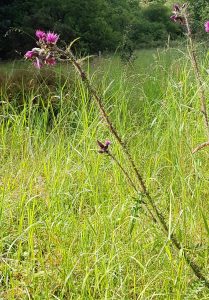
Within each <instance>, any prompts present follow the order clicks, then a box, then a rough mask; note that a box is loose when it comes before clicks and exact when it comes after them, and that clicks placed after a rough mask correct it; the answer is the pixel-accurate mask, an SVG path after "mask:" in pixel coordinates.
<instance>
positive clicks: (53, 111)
mask: <svg viewBox="0 0 209 300" xmlns="http://www.w3.org/2000/svg"><path fill="white" fill-rule="evenodd" d="M8 69H9V66H8ZM25 69H26V71H25V72H29V74H30V76H32V75H31V72H33V70H31V67H29V66H28V65H26V67H25ZM25 69H24V70H25ZM11 70H13V71H14V70H15V66H14V65H13V66H12V68H11ZM11 70H10V71H11ZM62 70H63V69H62V68H61V67H59V66H58V67H57V69H56V70H55V71H54V72H56V76H55V77H53V80H56V82H54V84H53V86H51V85H50V84H49V82H48V81H47V79H48V77H47V76H48V75H46V74H47V73H46V74H45V73H43V74H38V73H36V74H35V75H33V76H34V79H33V78H30V80H31V79H33V80H35V78H37V76H40V77H39V79H38V80H37V82H36V83H35V84H34V85H33V87H32V88H29V86H28V85H27V84H24V82H19V81H18V82H19V86H18V88H19V89H18V93H17V92H16V94H15V95H13V94H12V89H11V90H10V91H9V92H8V89H6V88H5V86H3V85H2V87H1V101H2V106H1V124H0V147H1V156H0V162H1V171H0V197H1V201H0V222H1V224H0V225H1V231H0V235H1V241H0V252H1V257H0V259H1V261H0V298H2V299H9V300H10V299H92V300H94V299H126V300H128V299H162V300H163V299H191V300H192V299H208V297H209V292H208V290H207V289H206V288H204V286H203V285H202V284H201V283H200V282H198V281H197V280H196V278H195V277H194V275H193V274H192V272H191V270H190V269H189V268H188V267H187V265H186V263H185V261H184V259H183V257H182V255H181V253H177V252H176V250H175V249H173V247H172V245H171V244H170V243H169V242H168V240H167V239H166V237H165V236H164V235H162V233H161V231H160V230H159V228H158V226H156V225H155V224H152V223H150V221H149V219H148V217H147V216H146V214H144V213H143V211H140V212H139V216H138V217H137V222H136V224H135V227H134V230H133V232H132V235H130V233H129V232H130V226H131V224H132V208H133V206H134V205H135V201H136V199H135V197H136V195H135V193H134V191H133V190H132V189H131V187H130V186H129V184H128V182H127V181H126V179H125V178H124V177H123V174H121V172H120V170H119V169H118V167H117V166H116V165H115V163H114V162H112V161H111V160H110V159H109V158H108V157H106V156H104V155H100V154H98V152H97V144H96V140H97V139H99V140H105V139H110V140H112V137H111V136H110V134H109V132H108V130H107V128H106V126H105V124H104V123H103V121H102V119H101V118H100V116H99V115H98V112H97V110H96V108H95V107H94V104H93V103H92V101H91V99H90V95H89V94H88V92H87V91H86V88H85V87H84V86H83V84H82V83H81V82H80V80H79V78H77V76H76V75H75V74H74V73H73V72H72V71H71V72H70V75H67V74H65V77H64V80H63V79H62V80H60V78H61V75H60V74H61V73H60V72H62ZM64 73H65V72H64ZM44 74H45V75H44ZM44 76H46V78H45V77H44ZM53 76H54V75H53ZM89 76H90V77H91V81H92V82H94V83H95V85H96V86H97V88H98V90H99V91H100V93H101V94H102V95H103V97H104V100H105V105H106V108H107V109H108V112H109V113H110V116H111V118H112V120H113V122H114V124H115V125H116V127H117V128H118V130H119V131H120V133H121V135H122V136H123V137H124V139H125V140H126V141H127V142H128V144H129V146H130V149H131V152H132V154H133V156H134V157H135V160H136V161H137V165H138V166H139V169H140V170H141V172H142V174H143V176H144V179H145V181H146V183H147V185H148V188H149V191H150V193H151V194H152V195H153V198H154V199H155V200H156V203H157V205H158V206H159V207H160V208H161V210H162V211H163V213H164V214H165V215H166V219H167V223H168V224H169V228H170V232H172V231H173V230H174V231H175V232H176V234H177V236H178V238H179V239H180V240H181V241H182V243H183V244H184V245H186V247H187V248H188V249H189V250H190V252H191V254H193V256H194V257H195V260H196V261H197V262H198V263H199V264H200V265H201V266H202V268H203V270H204V271H205V274H207V273H208V259H209V247H208V233H207V230H206V228H205V225H204V224H205V223H204V219H203V217H202V215H204V216H205V217H206V218H207V215H208V213H209V207H208V203H207V202H208V197H209V192H208V183H209V175H208V167H209V163H208V161H209V160H208V158H209V152H208V149H207V148H206V149H205V150H203V151H202V152H199V153H197V154H196V155H195V156H193V155H192V154H191V151H192V149H193V148H194V147H195V146H196V145H197V144H198V143H199V142H203V141H205V140H204V123H203V120H202V116H201V113H200V112H199V106H200V105H199V100H198V95H197V94H198V91H197V88H196V85H195V82H194V79H193V75H192V71H191V66H190V64H189V62H188V59H187V58H186V57H185V56H183V55H182V53H180V52H179V51H177V50H175V49H174V50H164V51H163V50H161V51H155V50H152V51H142V52H139V53H138V58H137V60H136V61H135V62H133V64H131V65H125V64H123V63H121V61H120V59H119V58H118V57H117V55H116V56H113V57H106V58H103V59H101V60H98V59H94V60H93V61H92V62H90V64H89ZM40 78H44V80H43V81H42V82H41V87H40V85H39V83H40ZM206 80H207V79H206ZM206 83H207V81H206ZM10 84H11V83H10ZM21 85H22V87H21ZM207 92H208V91H207ZM18 101H20V102H18ZM18 103H20V104H18ZM111 149H112V151H113V152H114V153H115V155H116V156H117V157H118V158H119V159H120V161H121V162H124V165H125V166H126V168H128V165H127V163H126V162H125V160H124V157H123V155H122V152H121V149H120V148H119V146H118V145H117V144H116V143H115V141H114V140H112V146H111ZM128 171H129V173H130V174H131V172H132V171H131V170H128ZM132 175H133V174H132Z"/></svg>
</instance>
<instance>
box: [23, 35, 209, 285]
mask: <svg viewBox="0 0 209 300" xmlns="http://www.w3.org/2000/svg"><path fill="white" fill-rule="evenodd" d="M36 37H37V39H38V40H37V46H38V48H33V49H32V50H31V51H28V52H27V53H26V54H25V58H26V59H29V60H32V61H33V64H34V65H35V67H37V68H41V67H43V66H44V65H46V64H49V65H54V64H55V63H56V61H66V62H70V63H71V64H72V65H73V66H74V68H75V70H76V71H77V72H78V74H79V75H80V77H81V80H82V81H83V83H84V84H85V86H86V88H87V89H88V91H89V93H90V94H91V96H92V97H91V100H92V101H93V100H94V103H95V105H96V106H97V108H98V110H99V112H100V114H101V116H102V117H103V119H104V121H105V123H106V125H107V127H108V129H109V131H110V133H111V134H112V136H113V137H114V138H115V140H116V142H117V143H118V144H119V145H120V146H121V148H122V150H123V152H124V154H125V156H126V161H127V167H128V166H130V167H131V169H132V170H133V172H134V174H135V176H134V178H132V177H131V175H130V174H131V172H130V171H127V170H126V169H125V168H124V167H123V166H122V164H121V163H120V162H119V160H118V159H117V158H116V157H115V155H113V154H112V152H111V151H110V145H111V142H110V141H106V142H104V143H103V142H101V141H97V143H98V146H99V153H100V154H102V155H108V156H109V157H110V158H111V159H113V160H114V162H115V163H116V164H117V166H118V167H119V168H120V170H121V172H122V173H123V174H124V176H125V177H126V178H127V179H128V181H129V183H130V185H131V187H132V188H133V189H134V191H135V192H136V193H137V196H140V205H141V204H142V205H143V208H144V209H145V210H146V212H147V213H148V215H149V218H150V219H151V221H152V222H154V223H155V224H157V225H158V226H159V228H161V230H162V232H163V234H164V235H165V237H166V239H169V240H170V241H171V243H172V244H173V245H174V247H175V248H176V249H177V250H178V251H181V252H182V251H183V253H184V258H185V261H186V263H187V264H188V266H189V267H190V268H191V269H192V271H193V272H194V274H195V275H196V276H197V278H198V279H200V280H201V281H202V282H204V284H205V285H206V286H207V287H208V288H209V281H208V279H207V278H206V277H205V276H204V274H203V272H202V270H201V268H200V267H199V266H198V265H197V264H196V263H195V262H194V259H193V258H192V257H191V256H190V255H189V253H188V252H187V250H186V247H184V246H183V245H182V243H181V242H180V241H179V239H178V238H177V237H176V235H175V233H171V234H170V231H169V228H168V225H167V223H166V218H165V216H164V215H163V214H162V213H161V211H160V209H159V208H158V207H157V205H156V204H155V201H154V199H153V198H152V196H151V194H150V192H149V191H148V189H147V186H146V183H145V181H144V179H143V177H142V175H141V172H140V171H139V170H138V167H137V166H136V163H135V161H134V159H133V157H132V155H131V152H130V150H129V148H128V146H127V144H126V143H125V142H124V141H123V140H122V138H121V137H120V134H119V132H118V130H117V129H116V128H115V127H114V125H113V123H112V121H111V120H110V118H109V116H108V113H107V111H106V108H105V106H104V104H103V98H102V97H101V96H100V95H99V93H98V92H97V89H96V88H95V87H94V86H93V85H92V84H91V83H90V80H89V78H88V76H87V74H86V72H85V71H84V69H83V68H82V66H81V64H80V62H79V61H78V60H77V59H76V57H75V56H74V54H73V53H72V51H71V45H72V43H71V44H70V46H69V47H67V48H66V49H61V48H59V47H58V46H57V42H58V39H59V35H58V34H56V33H52V32H48V33H45V32H43V31H40V30H37V31H36ZM135 182H137V183H135ZM137 209H138V208H137ZM131 230H132V229H131Z"/></svg>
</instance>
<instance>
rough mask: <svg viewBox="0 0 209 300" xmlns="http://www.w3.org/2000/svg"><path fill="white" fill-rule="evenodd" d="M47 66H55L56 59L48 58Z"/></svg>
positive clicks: (46, 60)
mask: <svg viewBox="0 0 209 300" xmlns="http://www.w3.org/2000/svg"><path fill="white" fill-rule="evenodd" d="M45 64H46V65H50V66H54V65H56V59H55V58H54V57H48V58H46V59H45Z"/></svg>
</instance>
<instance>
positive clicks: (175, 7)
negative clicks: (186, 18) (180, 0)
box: [173, 4, 180, 12]
mask: <svg viewBox="0 0 209 300" xmlns="http://www.w3.org/2000/svg"><path fill="white" fill-rule="evenodd" d="M173 9H174V11H176V12H180V6H179V5H178V4H174V6H173Z"/></svg>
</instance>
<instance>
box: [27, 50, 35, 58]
mask: <svg viewBox="0 0 209 300" xmlns="http://www.w3.org/2000/svg"><path fill="white" fill-rule="evenodd" d="M34 56H36V53H35V52H34V51H33V50H30V51H27V52H26V53H25V58H26V59H32V58H33V57H34Z"/></svg>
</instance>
